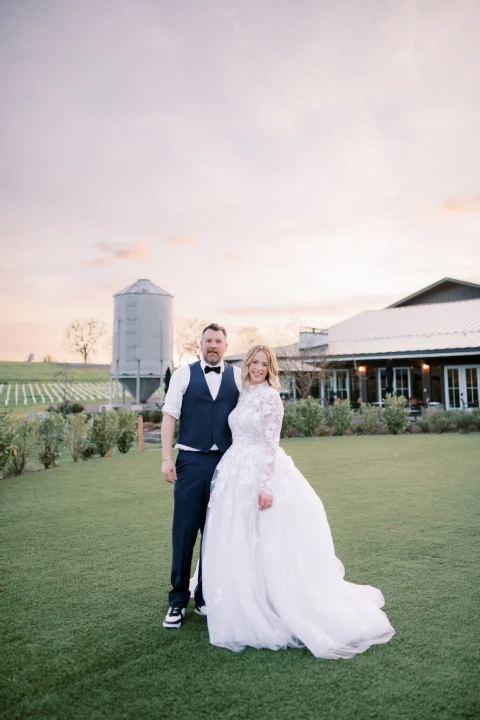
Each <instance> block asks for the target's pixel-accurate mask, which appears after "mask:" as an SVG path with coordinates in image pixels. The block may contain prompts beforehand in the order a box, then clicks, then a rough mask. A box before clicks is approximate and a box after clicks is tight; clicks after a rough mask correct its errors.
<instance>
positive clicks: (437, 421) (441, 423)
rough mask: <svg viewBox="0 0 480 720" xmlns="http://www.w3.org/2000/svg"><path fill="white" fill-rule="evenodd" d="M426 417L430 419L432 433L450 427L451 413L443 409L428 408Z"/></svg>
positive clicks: (441, 431) (442, 431)
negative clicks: (448, 413)
mask: <svg viewBox="0 0 480 720" xmlns="http://www.w3.org/2000/svg"><path fill="white" fill-rule="evenodd" d="M427 416H428V419H429V420H430V428H431V431H432V432H434V433H438V434H441V433H444V432H447V430H448V429H449V428H450V427H451V425H452V424H453V423H452V414H451V413H450V415H447V413H446V412H445V411H444V410H428V411H427Z"/></svg>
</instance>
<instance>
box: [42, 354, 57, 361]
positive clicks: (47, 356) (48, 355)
mask: <svg viewBox="0 0 480 720" xmlns="http://www.w3.org/2000/svg"><path fill="white" fill-rule="evenodd" d="M43 362H46V363H53V362H56V359H55V358H54V357H53V355H50V354H47V355H44V356H43Z"/></svg>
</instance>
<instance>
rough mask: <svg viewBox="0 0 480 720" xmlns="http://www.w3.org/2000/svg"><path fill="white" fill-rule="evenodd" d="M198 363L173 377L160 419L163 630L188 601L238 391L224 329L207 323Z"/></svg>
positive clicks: (178, 619) (198, 601)
mask: <svg viewBox="0 0 480 720" xmlns="http://www.w3.org/2000/svg"><path fill="white" fill-rule="evenodd" d="M200 347H201V353H202V360H200V361H198V362H195V363H193V364H192V365H185V366H182V367H179V368H178V369H177V370H175V372H174V373H173V375H172V377H171V380H170V385H169V388H168V392H167V395H166V397H165V404H164V406H163V421H162V455H163V461H162V474H163V476H164V478H165V480H166V481H167V482H169V483H175V486H174V490H173V497H174V510H173V528H172V545H173V554H172V574H171V582H172V589H171V591H170V593H169V596H168V602H169V606H170V607H169V608H168V613H167V615H166V617H165V619H164V621H163V627H165V628H180V627H181V626H182V622H183V619H184V617H185V612H186V608H187V605H188V601H189V599H190V589H189V584H190V572H191V566H192V555H193V548H194V545H195V542H196V539H197V535H198V531H199V530H200V532H201V533H202V534H203V529H204V527H205V518H206V513H207V506H208V501H209V498H210V483H211V480H212V477H213V473H214V472H215V468H216V467H217V465H218V463H219V461H220V459H221V457H222V455H223V453H224V452H225V451H226V450H228V448H229V447H230V445H231V444H232V435H231V432H230V428H229V426H228V416H229V414H230V413H231V412H232V410H233V409H234V408H235V406H236V404H237V401H238V396H239V392H240V389H241V384H242V383H241V371H240V368H238V367H232V366H231V365H227V364H226V363H225V362H224V361H223V356H224V355H225V352H226V350H227V347H228V344H227V331H226V330H225V328H223V327H222V326H221V325H217V324H216V323H212V324H211V325H208V326H207V327H206V328H205V329H204V331H203V333H202V338H201V345H200ZM176 420H180V432H179V436H178V441H177V444H176V446H175V447H176V448H177V449H178V451H179V452H178V455H177V461H176V464H174V463H173V459H172V444H173V436H174V431H175V421H176ZM195 612H196V613H197V614H199V615H206V608H205V601H204V599H203V594H202V563H201V553H200V566H199V571H198V584H197V587H196V588H195Z"/></svg>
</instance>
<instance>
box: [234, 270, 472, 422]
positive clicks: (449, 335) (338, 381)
mask: <svg viewBox="0 0 480 720" xmlns="http://www.w3.org/2000/svg"><path fill="white" fill-rule="evenodd" d="M275 352H276V355H277V359H278V362H279V368H280V372H281V377H282V389H283V391H284V393H285V396H289V397H293V398H295V397H298V396H299V395H300V396H305V395H313V396H314V397H318V398H319V399H320V400H321V401H322V403H323V404H331V403H333V402H334V401H335V399H336V398H342V399H348V400H350V402H351V403H352V405H353V406H356V405H358V404H359V403H360V402H368V403H374V404H378V405H382V403H383V399H384V398H385V394H386V393H387V392H393V393H395V394H397V395H404V396H405V397H407V398H408V401H409V404H410V406H411V407H412V408H414V407H415V406H416V407H417V408H421V407H423V406H425V405H430V406H435V405H437V404H438V406H440V405H442V406H443V407H444V408H445V409H447V410H449V409H456V408H458V409H468V408H474V407H478V406H479V404H480V403H479V397H480V387H479V383H480V285H478V284H476V283H471V282H464V281H462V280H455V279H453V278H443V279H442V280H439V281H438V282H436V283H434V284H433V285H429V286H428V287H425V288H423V289H422V290H419V291H418V292H416V293H414V294H413V295H409V296H408V297H406V298H403V299H402V300H399V301H398V302H395V303H394V304H393V305H390V306H389V307H387V308H385V309H383V310H372V311H367V312H362V313H360V314H359V315H354V316H353V317H351V318H348V319H347V320H344V321H343V322H340V323H338V324H336V325H333V326H332V327H330V328H328V329H327V330H319V329H316V328H310V329H306V330H304V331H301V332H300V338H299V342H297V343H295V344H294V345H289V346H286V347H280V348H275ZM242 359H243V356H236V357H232V358H228V360H229V361H230V362H232V363H234V364H239V363H241V361H242Z"/></svg>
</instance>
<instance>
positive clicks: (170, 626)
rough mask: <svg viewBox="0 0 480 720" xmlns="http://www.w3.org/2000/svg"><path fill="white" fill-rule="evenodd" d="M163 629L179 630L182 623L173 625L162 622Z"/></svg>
mask: <svg viewBox="0 0 480 720" xmlns="http://www.w3.org/2000/svg"><path fill="white" fill-rule="evenodd" d="M163 627H164V628H167V630H180V628H181V627H182V623H181V622H180V623H175V624H173V623H167V622H165V621H164V622H163Z"/></svg>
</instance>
